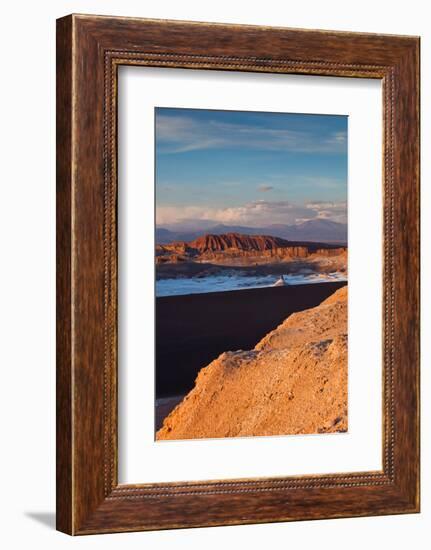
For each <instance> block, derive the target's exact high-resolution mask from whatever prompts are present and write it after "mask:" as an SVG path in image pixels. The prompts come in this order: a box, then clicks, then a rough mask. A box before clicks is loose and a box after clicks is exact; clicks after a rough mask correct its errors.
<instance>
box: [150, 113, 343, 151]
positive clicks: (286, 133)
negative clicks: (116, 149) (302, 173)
mask: <svg viewBox="0 0 431 550" xmlns="http://www.w3.org/2000/svg"><path fill="white" fill-rule="evenodd" d="M156 137H157V142H158V145H159V146H160V148H161V149H160V150H161V151H163V152H167V153H184V152H188V151H194V150H199V149H218V148H222V147H231V148H234V147H247V148H248V149H261V150H272V151H292V152H297V153H346V152H347V149H346V148H347V134H346V132H332V133H330V134H328V135H326V136H323V137H322V136H321V135H316V134H313V133H311V132H306V131H299V130H289V129H284V128H280V129H278V128H264V127H261V126H251V125H242V124H234V123H226V122H218V121H209V122H208V121H205V122H204V121H200V120H196V119H193V118H192V117H189V116H187V115H177V116H166V115H163V114H157V117H156Z"/></svg>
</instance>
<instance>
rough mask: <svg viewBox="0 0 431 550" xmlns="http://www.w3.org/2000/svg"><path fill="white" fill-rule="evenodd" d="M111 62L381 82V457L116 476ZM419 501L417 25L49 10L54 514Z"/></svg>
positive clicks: (265, 512) (98, 529) (237, 514)
mask: <svg viewBox="0 0 431 550" xmlns="http://www.w3.org/2000/svg"><path fill="white" fill-rule="evenodd" d="M120 65H140V66H143V67H145V66H151V67H173V68H189V69H195V70H199V69H206V70H207V69H214V70H224V71H248V72H262V73H284V74H305V75H307V74H310V75H322V76H334V77H337V76H344V77H345V76H348V77H354V78H375V79H381V80H382V83H383V106H384V109H383V116H384V120H383V128H384V136H383V155H384V159H383V167H384V170H383V179H382V181H383V185H382V187H383V188H382V192H383V199H384V200H383V203H384V216H383V219H384V228H383V230H384V239H383V240H384V265H383V283H382V284H383V304H382V315H383V335H382V346H383V441H382V457H383V460H382V464H383V469H382V471H376V472H374V471H373V472H352V473H347V474H330V473H329V474H327V475H311V476H309V475H307V476H290V477H286V478H276V479H273V478H259V479H238V480H212V481H208V482H191V481H190V482H184V483H163V482H160V483H157V484H154V483H152V484H141V485H124V484H119V483H118V475H117V471H118V438H117V422H118V418H117V227H116V223H117V85H118V82H117V75H118V71H117V69H118V66H120ZM417 511H419V38H417V37H406V36H392V35H376V34H358V33H342V32H332V31H308V30H297V29H286V28H272V27H255V26H243V25H223V24H208V23H192V22H180V21H158V20H147V19H130V18H117V17H99V16H90V15H70V16H67V17H64V18H62V19H59V20H58V21H57V528H58V529H59V530H60V531H63V532H65V533H68V534H90V533H103V532H118V531H137V530H148V529H166V528H174V527H195V526H196V527H197V526H210V525H228V524H241V523H261V522H270V521H271V522H272V521H289V520H299V519H318V518H336V517H348V516H365V515H379V514H397V513H413V512H417Z"/></svg>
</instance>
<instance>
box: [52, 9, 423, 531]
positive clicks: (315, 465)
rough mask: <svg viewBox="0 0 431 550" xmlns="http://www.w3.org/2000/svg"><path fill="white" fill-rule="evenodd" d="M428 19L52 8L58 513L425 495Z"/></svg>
mask: <svg viewBox="0 0 431 550" xmlns="http://www.w3.org/2000/svg"><path fill="white" fill-rule="evenodd" d="M418 430H419V38H417V37H410V36H392V35H391V36H389V35H377V34H357V33H343V32H335V31H334V32H333V31H315V30H297V29H288V28H270V27H255V26H242V25H224V24H210V23H192V22H181V21H158V20H149V19H148V20H147V19H129V18H116V17H99V16H89V15H70V16H67V17H64V18H62V19H59V20H58V21H57V528H58V529H59V530H60V531H63V532H65V533H68V534H72V535H80V534H91V533H105V532H119V531H140V530H150V529H169V528H180V527H198V526H214V525H232V524H244V523H262V522H274V521H291V520H305V519H319V518H339V517H348V516H369V515H384V514H400V513H414V512H418V511H419V431H418Z"/></svg>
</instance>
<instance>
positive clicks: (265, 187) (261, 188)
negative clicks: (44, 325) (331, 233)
mask: <svg viewBox="0 0 431 550" xmlns="http://www.w3.org/2000/svg"><path fill="white" fill-rule="evenodd" d="M273 189H274V187H273V186H272V185H264V184H263V185H259V187H258V188H257V190H258V191H261V192H262V193H267V192H268V191H272V190H273Z"/></svg>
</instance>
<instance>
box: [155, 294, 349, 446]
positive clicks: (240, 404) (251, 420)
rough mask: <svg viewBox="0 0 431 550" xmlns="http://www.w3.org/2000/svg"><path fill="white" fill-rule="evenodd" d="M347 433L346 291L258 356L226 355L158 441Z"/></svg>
mask: <svg viewBox="0 0 431 550" xmlns="http://www.w3.org/2000/svg"><path fill="white" fill-rule="evenodd" d="M346 430H347V287H343V288H342V289H340V290H338V291H337V292H335V293H334V294H333V295H332V296H330V297H329V298H328V299H327V300H325V301H324V302H322V304H320V305H319V306H317V307H316V308H312V309H308V310H305V311H303V312H300V313H295V314H293V315H291V316H290V317H289V318H288V319H286V320H285V321H284V322H283V323H282V324H281V325H280V326H279V327H278V328H276V329H275V330H274V331H272V332H271V333H269V334H267V335H266V336H265V337H264V338H263V339H262V340H261V341H260V342H259V343H258V344H257V345H256V347H255V348H254V350H251V351H235V352H227V353H223V354H222V355H220V357H218V358H217V359H216V360H215V361H213V362H212V363H211V364H210V365H208V366H207V367H205V368H203V369H202V370H201V371H200V372H199V374H198V377H197V379H196V385H195V387H194V389H193V390H192V391H191V392H190V393H189V394H188V395H187V396H186V397H185V398H184V400H183V401H182V402H181V403H180V404H179V405H178V406H177V407H176V408H175V409H174V410H173V411H172V412H171V414H170V415H169V416H168V417H167V418H166V419H165V421H164V423H163V427H162V428H161V429H160V430H159V431H158V432H157V439H195V438H215V437H238V436H264V435H282V434H308V433H325V432H339V431H346Z"/></svg>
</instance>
